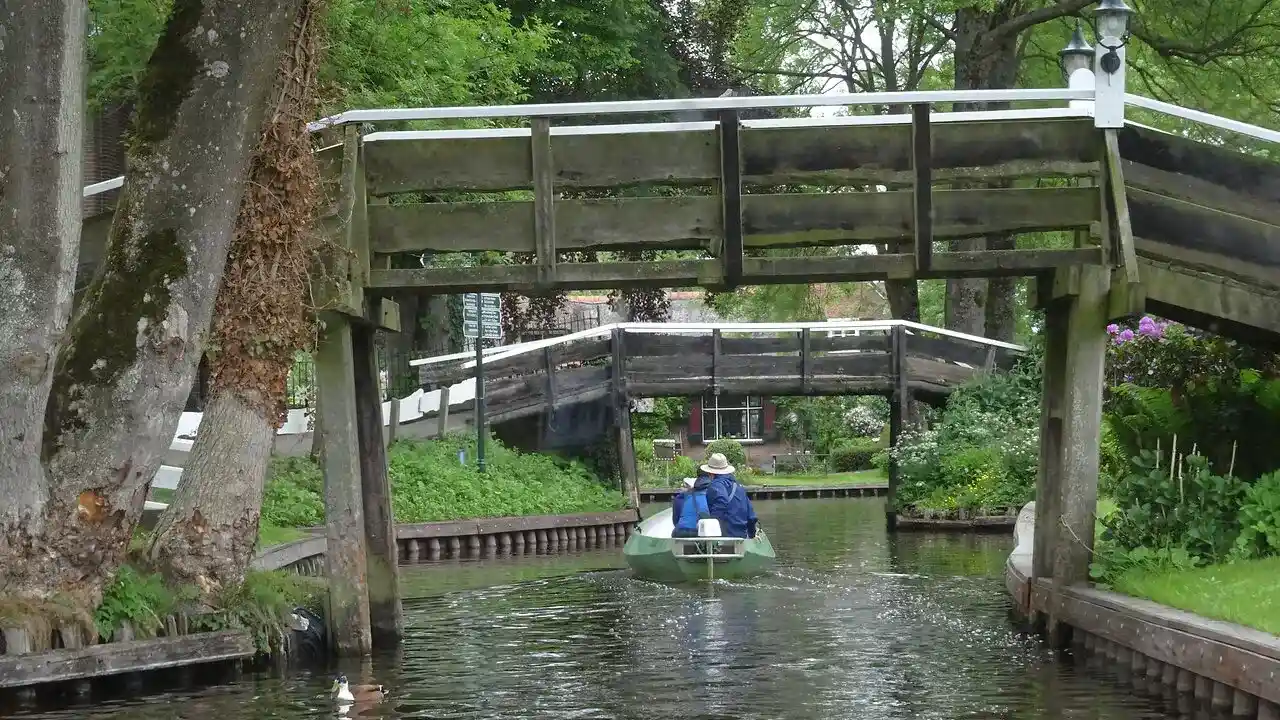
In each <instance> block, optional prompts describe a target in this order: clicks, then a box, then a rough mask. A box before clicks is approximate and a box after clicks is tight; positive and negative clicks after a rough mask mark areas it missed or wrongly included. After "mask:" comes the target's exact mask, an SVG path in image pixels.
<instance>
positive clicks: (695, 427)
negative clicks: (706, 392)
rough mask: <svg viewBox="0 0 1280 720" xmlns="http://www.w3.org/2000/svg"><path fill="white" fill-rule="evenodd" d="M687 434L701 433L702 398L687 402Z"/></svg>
mask: <svg viewBox="0 0 1280 720" xmlns="http://www.w3.org/2000/svg"><path fill="white" fill-rule="evenodd" d="M689 434H690V435H702V398H700V397H698V398H694V399H693V401H692V402H690V403H689Z"/></svg>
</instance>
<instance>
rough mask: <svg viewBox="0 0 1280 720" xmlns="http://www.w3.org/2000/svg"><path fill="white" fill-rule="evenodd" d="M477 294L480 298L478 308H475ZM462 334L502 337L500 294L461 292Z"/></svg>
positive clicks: (470, 336) (472, 336)
mask: <svg viewBox="0 0 1280 720" xmlns="http://www.w3.org/2000/svg"><path fill="white" fill-rule="evenodd" d="M477 296H478V297H479V298H480V307H479V308H476V297H477ZM477 310H478V312H477ZM462 334H463V335H464V336H466V337H469V338H474V337H483V338H484V339H485V340H500V339H502V296H501V295H499V294H498V293H463V295H462Z"/></svg>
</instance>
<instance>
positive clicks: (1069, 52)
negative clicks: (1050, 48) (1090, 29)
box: [1058, 25, 1093, 78]
mask: <svg viewBox="0 0 1280 720" xmlns="http://www.w3.org/2000/svg"><path fill="white" fill-rule="evenodd" d="M1058 62H1059V64H1061V65H1062V72H1063V74H1064V75H1066V77H1068V78H1070V77H1071V75H1072V74H1073V73H1075V71H1076V70H1079V69H1081V68H1088V69H1090V70H1092V69H1093V48H1092V47H1090V46H1089V43H1088V42H1086V41H1085V39H1084V32H1082V31H1081V30H1080V26H1079V25H1076V29H1075V32H1073V33H1071V41H1070V42H1068V43H1067V46H1066V47H1064V48H1062V50H1061V51H1059V52H1058Z"/></svg>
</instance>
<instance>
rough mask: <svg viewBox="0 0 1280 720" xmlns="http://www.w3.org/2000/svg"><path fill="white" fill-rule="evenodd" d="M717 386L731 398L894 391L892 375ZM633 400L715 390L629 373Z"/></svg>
mask: <svg viewBox="0 0 1280 720" xmlns="http://www.w3.org/2000/svg"><path fill="white" fill-rule="evenodd" d="M715 385H716V387H718V388H719V389H720V392H721V393H725V394H731V395H806V394H808V395H887V394H888V393H889V392H890V391H891V390H892V389H893V383H892V381H891V379H890V378H889V377H888V376H874V377H850V376H816V377H815V376H813V375H809V376H807V378H805V379H804V380H802V379H801V377H800V375H799V373H797V374H795V375H788V376H776V377H728V378H726V377H720V378H717V379H716V382H715ZM627 388H628V389H629V390H630V394H631V396H632V397H693V396H698V395H703V394H705V393H708V392H710V391H711V390H712V382H711V377H710V376H709V375H707V376H703V377H681V378H676V377H672V376H671V375H670V374H669V373H637V372H633V373H629V374H628V375H627Z"/></svg>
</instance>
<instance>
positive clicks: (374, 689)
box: [329, 675, 391, 703]
mask: <svg viewBox="0 0 1280 720" xmlns="http://www.w3.org/2000/svg"><path fill="white" fill-rule="evenodd" d="M329 692H332V693H334V699H335V700H337V701H338V702H339V703H357V702H362V703H363V702H379V701H381V700H382V699H383V698H385V697H386V696H387V695H389V694H390V693H391V691H390V690H387V689H386V688H385V687H383V686H382V685H352V684H350V683H348V682H347V676H346V675H339V676H338V677H336V678H334V680H333V687H332V688H331V689H330V690H329Z"/></svg>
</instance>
